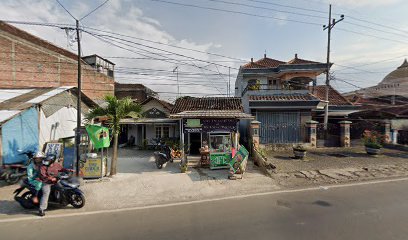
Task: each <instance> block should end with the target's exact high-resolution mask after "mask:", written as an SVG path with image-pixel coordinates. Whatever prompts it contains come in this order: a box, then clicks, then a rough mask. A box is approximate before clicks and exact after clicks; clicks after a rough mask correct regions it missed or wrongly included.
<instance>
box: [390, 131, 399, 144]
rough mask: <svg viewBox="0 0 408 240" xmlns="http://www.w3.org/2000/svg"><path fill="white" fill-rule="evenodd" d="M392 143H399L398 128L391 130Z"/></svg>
mask: <svg viewBox="0 0 408 240" xmlns="http://www.w3.org/2000/svg"><path fill="white" fill-rule="evenodd" d="M391 138H392V140H391V143H392V144H398V129H392V130H391Z"/></svg>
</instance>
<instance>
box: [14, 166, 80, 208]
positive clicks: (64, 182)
mask: <svg viewBox="0 0 408 240" xmlns="http://www.w3.org/2000/svg"><path fill="white" fill-rule="evenodd" d="M79 186H80V183H79V181H78V179H77V178H74V177H72V176H71V175H69V174H68V173H61V174H59V175H58V176H57V182H56V183H55V184H54V185H52V186H51V192H50V196H49V199H48V202H49V203H54V204H58V205H60V206H61V207H66V206H67V205H68V204H71V205H72V206H73V207H74V208H82V207H83V206H84V205H85V195H84V193H83V192H82V191H81V190H80V189H79ZM25 189H27V190H28V191H26V192H24V193H23V194H22V195H21V196H19V194H20V193H21V192H22V191H24V190H25ZM34 195H35V189H34V187H33V186H32V185H31V184H30V183H29V182H28V179H27V178H26V179H24V180H23V182H22V184H21V187H20V188H18V189H16V190H15V191H14V199H15V200H16V201H17V202H18V203H19V204H20V205H21V206H22V207H23V208H25V209H33V208H36V207H38V206H39V203H37V204H35V203H33V201H32V199H33V197H34ZM41 195H42V191H41V190H40V192H39V193H38V198H39V199H41Z"/></svg>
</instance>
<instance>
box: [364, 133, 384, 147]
mask: <svg viewBox="0 0 408 240" xmlns="http://www.w3.org/2000/svg"><path fill="white" fill-rule="evenodd" d="M385 141H386V137H385V136H384V135H382V134H380V133H378V132H376V131H367V130H366V131H364V133H363V143H364V146H366V147H369V148H375V149H380V148H382V144H384V142H385Z"/></svg>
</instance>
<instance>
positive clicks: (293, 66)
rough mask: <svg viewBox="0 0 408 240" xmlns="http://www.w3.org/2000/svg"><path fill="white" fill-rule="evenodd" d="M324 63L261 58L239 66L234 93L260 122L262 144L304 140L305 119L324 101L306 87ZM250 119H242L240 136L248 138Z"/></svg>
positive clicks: (313, 80)
mask: <svg viewBox="0 0 408 240" xmlns="http://www.w3.org/2000/svg"><path fill="white" fill-rule="evenodd" d="M326 67H327V64H326V63H320V62H315V61H310V60H305V59H301V58H299V57H298V55H297V54H295V57H294V58H293V59H292V60H290V61H287V62H285V61H280V60H276V59H272V58H268V57H267V56H266V54H265V55H264V57H263V58H261V59H259V60H257V61H254V60H253V59H251V61H250V62H249V63H247V64H245V65H243V66H241V67H240V69H239V72H238V75H237V79H236V81H235V96H236V97H242V104H243V108H244V111H245V113H248V114H252V115H253V116H255V118H256V120H257V121H259V122H260V129H259V131H260V143H261V144H287V143H297V142H304V141H306V130H305V125H306V122H308V121H310V120H312V114H313V112H314V111H315V110H317V109H318V108H322V107H323V106H324V103H323V102H322V101H321V99H320V98H318V97H316V96H315V95H313V94H312V92H311V91H310V90H309V84H310V83H313V84H314V85H315V83H316V78H317V77H318V76H319V75H320V74H322V73H324V72H325V71H326ZM248 128H249V121H241V124H240V131H241V134H242V135H241V139H242V140H243V141H245V140H246V139H248Z"/></svg>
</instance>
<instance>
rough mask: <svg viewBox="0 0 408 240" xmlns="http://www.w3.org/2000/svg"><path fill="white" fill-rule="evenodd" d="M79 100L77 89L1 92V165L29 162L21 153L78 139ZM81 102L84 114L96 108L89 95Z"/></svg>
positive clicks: (50, 88) (82, 98) (57, 88)
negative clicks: (47, 144)
mask: <svg viewBox="0 0 408 240" xmlns="http://www.w3.org/2000/svg"><path fill="white" fill-rule="evenodd" d="M77 96H78V89H77V88H75V87H49V88H33V89H28V88H24V89H0V158H1V162H2V163H13V162H19V161H22V160H25V156H23V155H20V154H19V153H18V150H22V151H27V150H32V151H36V150H38V149H42V146H43V144H44V143H46V142H49V141H56V140H59V139H60V138H67V137H72V136H74V135H75V132H74V129H75V128H76V126H77V110H76V106H77ZM81 100H82V114H85V113H87V112H89V109H90V108H92V107H95V103H94V102H93V101H92V100H91V99H90V98H89V97H87V96H86V95H85V94H82V96H81ZM81 117H82V119H84V115H82V116H81Z"/></svg>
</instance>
